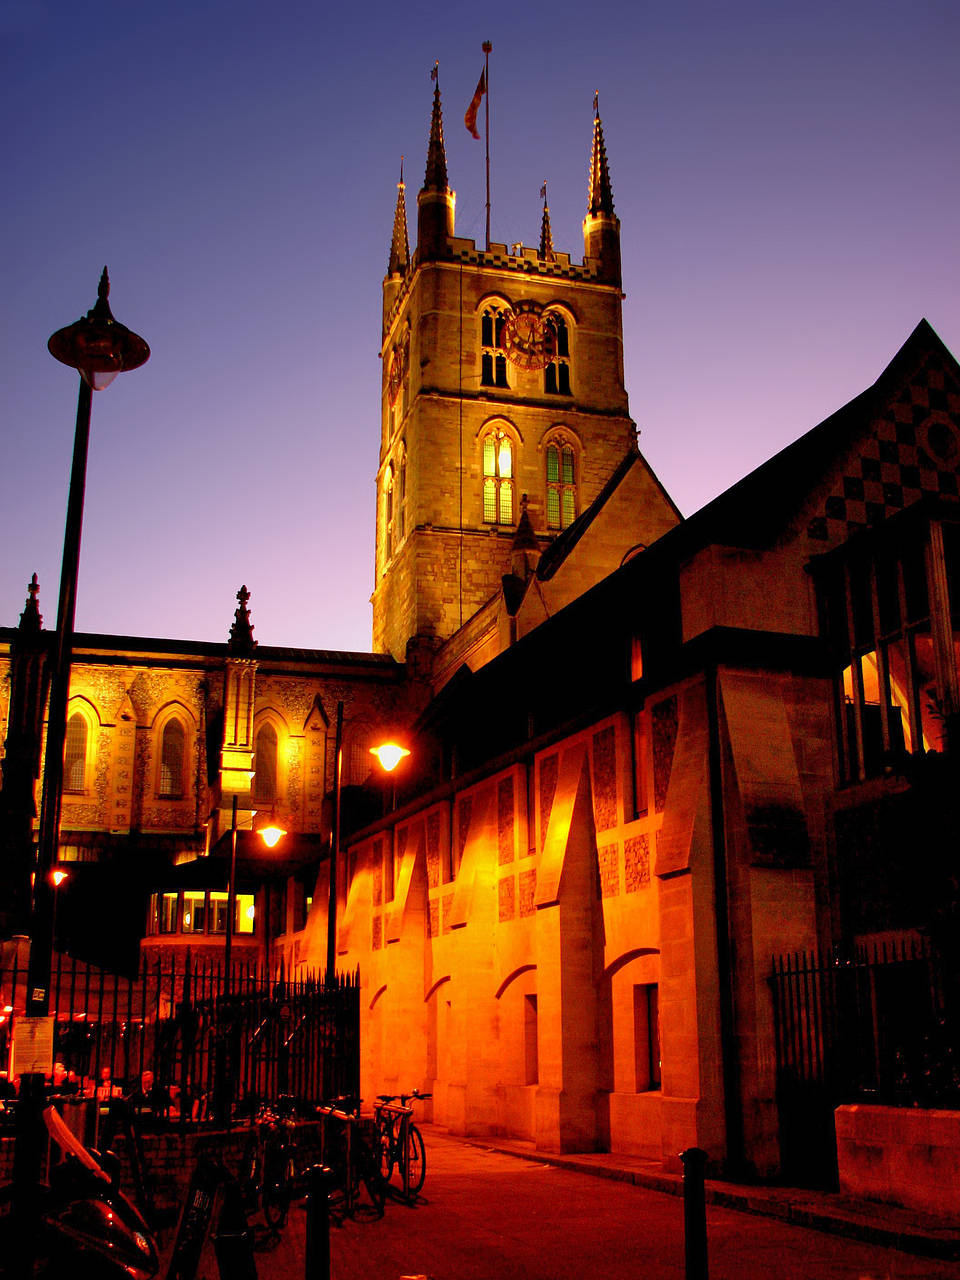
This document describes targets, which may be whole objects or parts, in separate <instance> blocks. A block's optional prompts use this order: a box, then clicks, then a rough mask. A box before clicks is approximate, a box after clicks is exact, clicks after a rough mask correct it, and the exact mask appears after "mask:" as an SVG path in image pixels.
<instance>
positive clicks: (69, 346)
mask: <svg viewBox="0 0 960 1280" xmlns="http://www.w3.org/2000/svg"><path fill="white" fill-rule="evenodd" d="M109 294H110V277H109V276H108V275H107V268H106V267H104V268H103V275H102V276H101V277H100V286H99V288H98V289H97V301H96V303H95V304H94V306H93V308H92V310H90V311H88V312H87V314H86V315H85V316H83V317H82V318H81V319H80V320H77V321H76V322H75V323H74V324H68V325H67V326H66V328H65V329H58V330H57V332H56V333H55V334H54V335H53V337H52V338H51V339H50V340H49V342H48V343H47V349H48V350H49V352H50V354H51V355H52V356H53V357H54V358H55V359H57V360H59V361H60V363H61V364H66V365H69V366H70V367H71V368H72V369H76V370H78V371H79V373H80V376H81V378H83V380H84V382H85V383H86V384H87V385H88V386H89V387H91V388H92V389H93V390H94V391H102V390H103V389H104V388H105V387H109V385H110V383H111V382H112V381H113V380H114V378H115V377H116V376H117V374H118V373H125V372H126V371H127V370H128V369H139V367H140V366H141V365H142V364H146V362H147V360H149V358H150V348H149V347H148V346H147V344H146V343H145V342H144V340H143V338H141V337H140V336H139V335H138V334H136V333H134V332H133V330H132V329H128V328H127V326H126V325H123V324H120V323H119V322H118V321H116V320H114V318H113V314H112V312H111V311H110V304H109V302H108V301H107V298H108V296H109Z"/></svg>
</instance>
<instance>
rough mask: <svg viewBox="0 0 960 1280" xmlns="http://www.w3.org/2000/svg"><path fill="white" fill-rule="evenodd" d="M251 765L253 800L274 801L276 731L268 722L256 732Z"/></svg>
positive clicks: (275, 792) (275, 791)
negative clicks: (252, 770)
mask: <svg viewBox="0 0 960 1280" xmlns="http://www.w3.org/2000/svg"><path fill="white" fill-rule="evenodd" d="M253 763H254V769H255V773H254V775H253V799H254V800H276V798H277V731H276V729H275V728H274V727H273V725H272V724H271V723H270V722H269V720H268V721H266V723H264V724H262V725H261V726H260V728H259V729H258V730H257V737H256V741H255V743H254V759H253Z"/></svg>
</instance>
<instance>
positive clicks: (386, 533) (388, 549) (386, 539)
mask: <svg viewBox="0 0 960 1280" xmlns="http://www.w3.org/2000/svg"><path fill="white" fill-rule="evenodd" d="M393 498H394V494H393V463H392V462H391V463H390V464H389V465H388V466H387V469H386V472H385V473H384V477H383V548H384V558H385V559H387V560H389V559H390V557H391V556H392V555H393Z"/></svg>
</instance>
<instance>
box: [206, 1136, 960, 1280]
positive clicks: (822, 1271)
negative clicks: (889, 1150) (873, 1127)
mask: <svg viewBox="0 0 960 1280" xmlns="http://www.w3.org/2000/svg"><path fill="white" fill-rule="evenodd" d="M426 1142H427V1180H426V1185H425V1187H424V1191H423V1195H422V1196H421V1199H420V1200H419V1201H418V1203H417V1204H416V1205H415V1206H414V1207H408V1206H406V1205H403V1204H401V1203H399V1202H397V1201H393V1202H388V1204H387V1209H386V1214H385V1216H384V1217H383V1218H382V1219H380V1220H377V1219H375V1218H372V1217H371V1218H369V1219H364V1220H357V1221H350V1220H346V1221H345V1222H344V1223H343V1224H342V1225H340V1226H334V1227H332V1229H331V1253H332V1259H333V1263H332V1271H333V1280H400V1278H401V1277H427V1278H428V1280H493V1278H494V1277H495V1278H496V1280H585V1278H587V1277H588V1278H589V1280H599V1277H602V1280H641V1278H643V1280H647V1278H650V1280H684V1260H683V1236H682V1221H683V1205H682V1201H681V1199H680V1198H679V1197H677V1196H670V1195H665V1194H663V1193H661V1192H657V1191H650V1190H646V1189H644V1188H640V1187H637V1186H634V1185H632V1184H630V1183H625V1182H616V1181H611V1180H609V1179H606V1178H599V1177H592V1176H590V1175H587V1174H581V1173H575V1172H571V1171H569V1170H565V1169H558V1168H555V1167H552V1166H549V1165H543V1164H539V1163H536V1162H532V1161H528V1160H521V1159H518V1158H516V1157H515V1156H511V1155H504V1154H501V1153H499V1152H495V1151H490V1150H486V1149H484V1148H482V1147H479V1146H469V1145H466V1144H464V1143H461V1142H459V1141H457V1140H455V1139H452V1138H449V1137H448V1136H447V1135H446V1134H444V1133H443V1132H438V1131H436V1130H433V1129H427V1131H426ZM877 1211H878V1214H882V1213H883V1209H882V1207H881V1206H878V1210H877ZM305 1219H306V1214H305V1212H304V1209H303V1208H302V1207H301V1206H300V1205H295V1206H294V1207H293V1209H292V1210H291V1213H290V1218H289V1222H288V1224H287V1227H286V1229H285V1231H284V1233H283V1238H282V1239H281V1241H280V1242H279V1243H278V1244H275V1245H274V1246H273V1247H270V1245H269V1242H268V1241H267V1240H266V1239H265V1238H264V1235H265V1233H264V1231H263V1229H262V1226H261V1227H260V1228H259V1229H258V1231H257V1237H258V1250H257V1255H256V1256H257V1270H258V1275H259V1277H260V1280H303V1278H304V1276H305V1271H304V1260H303V1242H304V1225H305ZM707 1232H708V1246H709V1267H710V1280H754V1278H755V1280H771V1277H775V1278H776V1280H811V1277H816V1278H817V1280H927V1278H933V1277H937V1278H940V1277H957V1278H958V1280H960V1263H954V1262H941V1261H937V1260H931V1259H925V1258H918V1257H914V1256H911V1255H910V1254H906V1253H900V1252H898V1251H895V1250H892V1249H884V1248H879V1247H876V1246H873V1245H867V1244H861V1243H859V1242H857V1241H854V1240H849V1239H845V1238H842V1237H839V1236H834V1235H829V1234H826V1233H822V1232H818V1231H813V1230H810V1229H807V1228H802V1227H794V1226H789V1225H786V1224H784V1223H782V1222H778V1221H775V1220H772V1219H770V1218H766V1217H762V1216H759V1215H755V1214H749V1213H739V1212H735V1211H733V1210H729V1209H719V1208H713V1207H708V1209H707ZM201 1275H202V1276H203V1277H205V1280H216V1277H217V1271H216V1264H215V1262H214V1259H213V1251H212V1248H210V1247H209V1246H208V1248H207V1250H206V1252H205V1256H204V1261H203V1264H202V1270H201ZM309 1280H319V1277H310V1278H309Z"/></svg>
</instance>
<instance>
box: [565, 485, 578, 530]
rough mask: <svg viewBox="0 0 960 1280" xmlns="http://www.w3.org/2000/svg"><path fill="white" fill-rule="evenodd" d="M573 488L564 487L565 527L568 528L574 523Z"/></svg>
mask: <svg viewBox="0 0 960 1280" xmlns="http://www.w3.org/2000/svg"><path fill="white" fill-rule="evenodd" d="M575 514H576V513H575V510H574V501H573V490H572V489H564V491H563V527H564V528H565V529H566V528H567V526H568V525H571V524H573V521H574V516H575Z"/></svg>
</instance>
